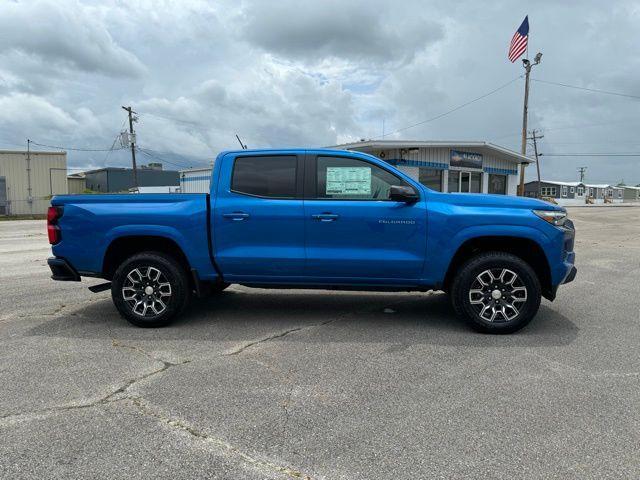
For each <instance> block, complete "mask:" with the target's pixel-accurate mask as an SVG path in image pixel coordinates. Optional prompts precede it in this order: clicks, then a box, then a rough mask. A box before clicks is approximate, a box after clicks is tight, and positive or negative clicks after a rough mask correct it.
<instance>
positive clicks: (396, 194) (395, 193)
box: [389, 185, 420, 203]
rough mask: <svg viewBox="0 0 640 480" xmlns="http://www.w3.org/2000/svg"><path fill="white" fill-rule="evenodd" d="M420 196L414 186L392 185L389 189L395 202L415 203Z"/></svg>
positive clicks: (391, 198) (390, 197)
mask: <svg viewBox="0 0 640 480" xmlns="http://www.w3.org/2000/svg"><path fill="white" fill-rule="evenodd" d="M419 198H420V197H419V196H418V194H417V193H416V191H415V190H414V189H413V187H406V186H404V185H391V188H390V189H389V199H390V200H393V201H395V202H404V203H415V202H417V201H418V199H419Z"/></svg>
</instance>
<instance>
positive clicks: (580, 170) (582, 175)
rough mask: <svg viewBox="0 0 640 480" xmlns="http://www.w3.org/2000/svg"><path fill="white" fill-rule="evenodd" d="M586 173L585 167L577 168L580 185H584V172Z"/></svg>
mask: <svg viewBox="0 0 640 480" xmlns="http://www.w3.org/2000/svg"><path fill="white" fill-rule="evenodd" d="M586 171H587V167H580V168H578V172H580V183H584V172H586Z"/></svg>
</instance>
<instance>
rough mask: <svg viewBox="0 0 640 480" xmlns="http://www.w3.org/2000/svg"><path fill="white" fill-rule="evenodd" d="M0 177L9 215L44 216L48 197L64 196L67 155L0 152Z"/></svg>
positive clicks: (57, 153)
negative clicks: (3, 181) (4, 186)
mask: <svg viewBox="0 0 640 480" xmlns="http://www.w3.org/2000/svg"><path fill="white" fill-rule="evenodd" d="M0 177H5V178H6V192H7V213H8V214H9V215H42V214H45V213H46V212H47V208H48V207H49V203H50V199H51V196H52V195H61V194H66V193H68V186H67V154H66V152H30V154H29V156H28V157H27V152H26V151H0ZM29 187H30V188H29Z"/></svg>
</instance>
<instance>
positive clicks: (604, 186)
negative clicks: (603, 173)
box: [584, 183, 615, 188]
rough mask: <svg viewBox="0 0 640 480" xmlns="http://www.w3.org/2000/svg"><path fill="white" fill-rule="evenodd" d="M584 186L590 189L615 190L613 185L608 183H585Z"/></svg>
mask: <svg viewBox="0 0 640 480" xmlns="http://www.w3.org/2000/svg"><path fill="white" fill-rule="evenodd" d="M584 186H585V187H589V188H615V187H614V186H613V185H609V184H608V183H585V184H584Z"/></svg>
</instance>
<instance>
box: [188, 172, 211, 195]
mask: <svg viewBox="0 0 640 480" xmlns="http://www.w3.org/2000/svg"><path fill="white" fill-rule="evenodd" d="M211 171H212V169H211V168H198V169H193V170H182V171H181V172H180V191H181V192H182V193H209V183H210V181H211Z"/></svg>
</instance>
